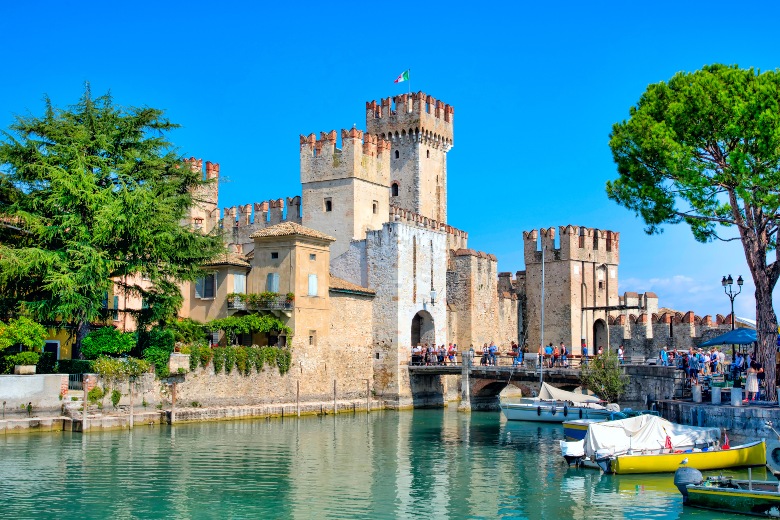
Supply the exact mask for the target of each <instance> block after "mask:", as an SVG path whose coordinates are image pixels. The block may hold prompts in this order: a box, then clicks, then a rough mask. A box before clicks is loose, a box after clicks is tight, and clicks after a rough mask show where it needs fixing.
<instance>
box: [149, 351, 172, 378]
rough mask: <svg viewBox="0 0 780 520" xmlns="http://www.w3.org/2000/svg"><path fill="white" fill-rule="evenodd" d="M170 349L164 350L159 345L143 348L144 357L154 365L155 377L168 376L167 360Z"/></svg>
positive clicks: (169, 355)
mask: <svg viewBox="0 0 780 520" xmlns="http://www.w3.org/2000/svg"><path fill="white" fill-rule="evenodd" d="M171 352H172V350H166V349H163V348H160V347H156V346H155V347H149V348H147V349H145V350H144V359H145V360H146V361H148V362H149V363H151V364H152V365H154V370H155V372H156V373H157V377H168V376H169V375H170V371H169V370H168V361H169V360H170V357H171Z"/></svg>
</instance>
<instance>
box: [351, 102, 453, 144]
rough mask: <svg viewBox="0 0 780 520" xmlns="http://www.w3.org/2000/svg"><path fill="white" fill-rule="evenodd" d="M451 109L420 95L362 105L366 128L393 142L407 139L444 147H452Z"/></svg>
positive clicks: (445, 104) (449, 106) (442, 103)
mask: <svg viewBox="0 0 780 520" xmlns="http://www.w3.org/2000/svg"><path fill="white" fill-rule="evenodd" d="M454 115H455V109H454V108H453V107H452V106H451V105H448V104H447V103H444V102H442V101H439V100H437V99H436V98H434V97H433V96H429V95H427V94H425V93H424V92H415V93H411V94H401V95H398V96H394V97H388V98H384V99H380V100H379V101H378V102H377V101H367V102H366V129H367V130H368V132H369V133H371V134H376V135H379V136H380V137H382V138H386V139H388V140H391V141H394V140H396V139H401V138H407V139H412V138H414V139H417V142H427V143H428V144H430V145H437V146H441V147H444V148H445V149H446V150H449V148H451V147H452V145H453V120H454Z"/></svg>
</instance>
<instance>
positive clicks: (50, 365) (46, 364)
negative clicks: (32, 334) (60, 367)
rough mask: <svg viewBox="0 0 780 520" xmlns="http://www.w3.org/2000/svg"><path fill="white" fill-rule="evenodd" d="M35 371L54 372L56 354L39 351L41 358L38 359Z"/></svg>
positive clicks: (42, 372) (41, 372)
mask: <svg viewBox="0 0 780 520" xmlns="http://www.w3.org/2000/svg"><path fill="white" fill-rule="evenodd" d="M35 371H36V372H37V373H39V374H54V373H56V371H57V354H55V353H54V352H43V353H41V359H39V360H38V368H37V369H35Z"/></svg>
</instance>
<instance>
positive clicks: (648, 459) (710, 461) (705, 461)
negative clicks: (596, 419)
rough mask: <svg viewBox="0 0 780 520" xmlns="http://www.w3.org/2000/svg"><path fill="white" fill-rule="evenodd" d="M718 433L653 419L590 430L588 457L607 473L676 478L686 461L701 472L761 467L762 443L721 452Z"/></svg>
mask: <svg viewBox="0 0 780 520" xmlns="http://www.w3.org/2000/svg"><path fill="white" fill-rule="evenodd" d="M719 438H720V429H719V428H703V427H697V426H684V425H682V424H675V423H672V422H669V421H667V420H666V419H662V418H661V417H657V416H654V415H640V416H638V417H631V418H629V419H622V420H619V421H609V422H602V423H594V424H591V425H590V427H589V428H588V433H587V434H586V435H585V439H584V446H583V448H584V451H585V456H586V457H587V458H589V459H591V460H593V461H595V462H596V463H597V464H598V465H599V467H601V469H602V470H604V472H605V473H617V474H627V473H666V472H669V473H672V472H674V471H676V470H677V468H678V467H679V466H680V464H681V463H683V462H684V461H685V462H687V463H688V464H690V465H692V466H695V467H697V468H700V469H722V468H734V467H747V466H762V465H764V464H765V463H766V445H765V444H764V442H763V441H759V442H755V443H751V444H745V445H742V446H733V447H731V448H730V449H720V448H719V446H718V440H719Z"/></svg>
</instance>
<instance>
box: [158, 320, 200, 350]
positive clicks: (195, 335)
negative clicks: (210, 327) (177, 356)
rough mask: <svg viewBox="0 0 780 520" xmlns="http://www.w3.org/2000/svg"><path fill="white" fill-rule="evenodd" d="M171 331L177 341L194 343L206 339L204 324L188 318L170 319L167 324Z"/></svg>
mask: <svg viewBox="0 0 780 520" xmlns="http://www.w3.org/2000/svg"><path fill="white" fill-rule="evenodd" d="M167 326H168V328H169V329H170V330H172V331H173V334H174V340H175V341H176V342H177V343H185V344H195V343H202V342H204V341H206V329H205V328H204V325H203V324H202V323H200V322H198V321H195V320H193V319H190V318H183V319H178V320H174V321H171V322H170V323H168V324H167Z"/></svg>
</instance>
